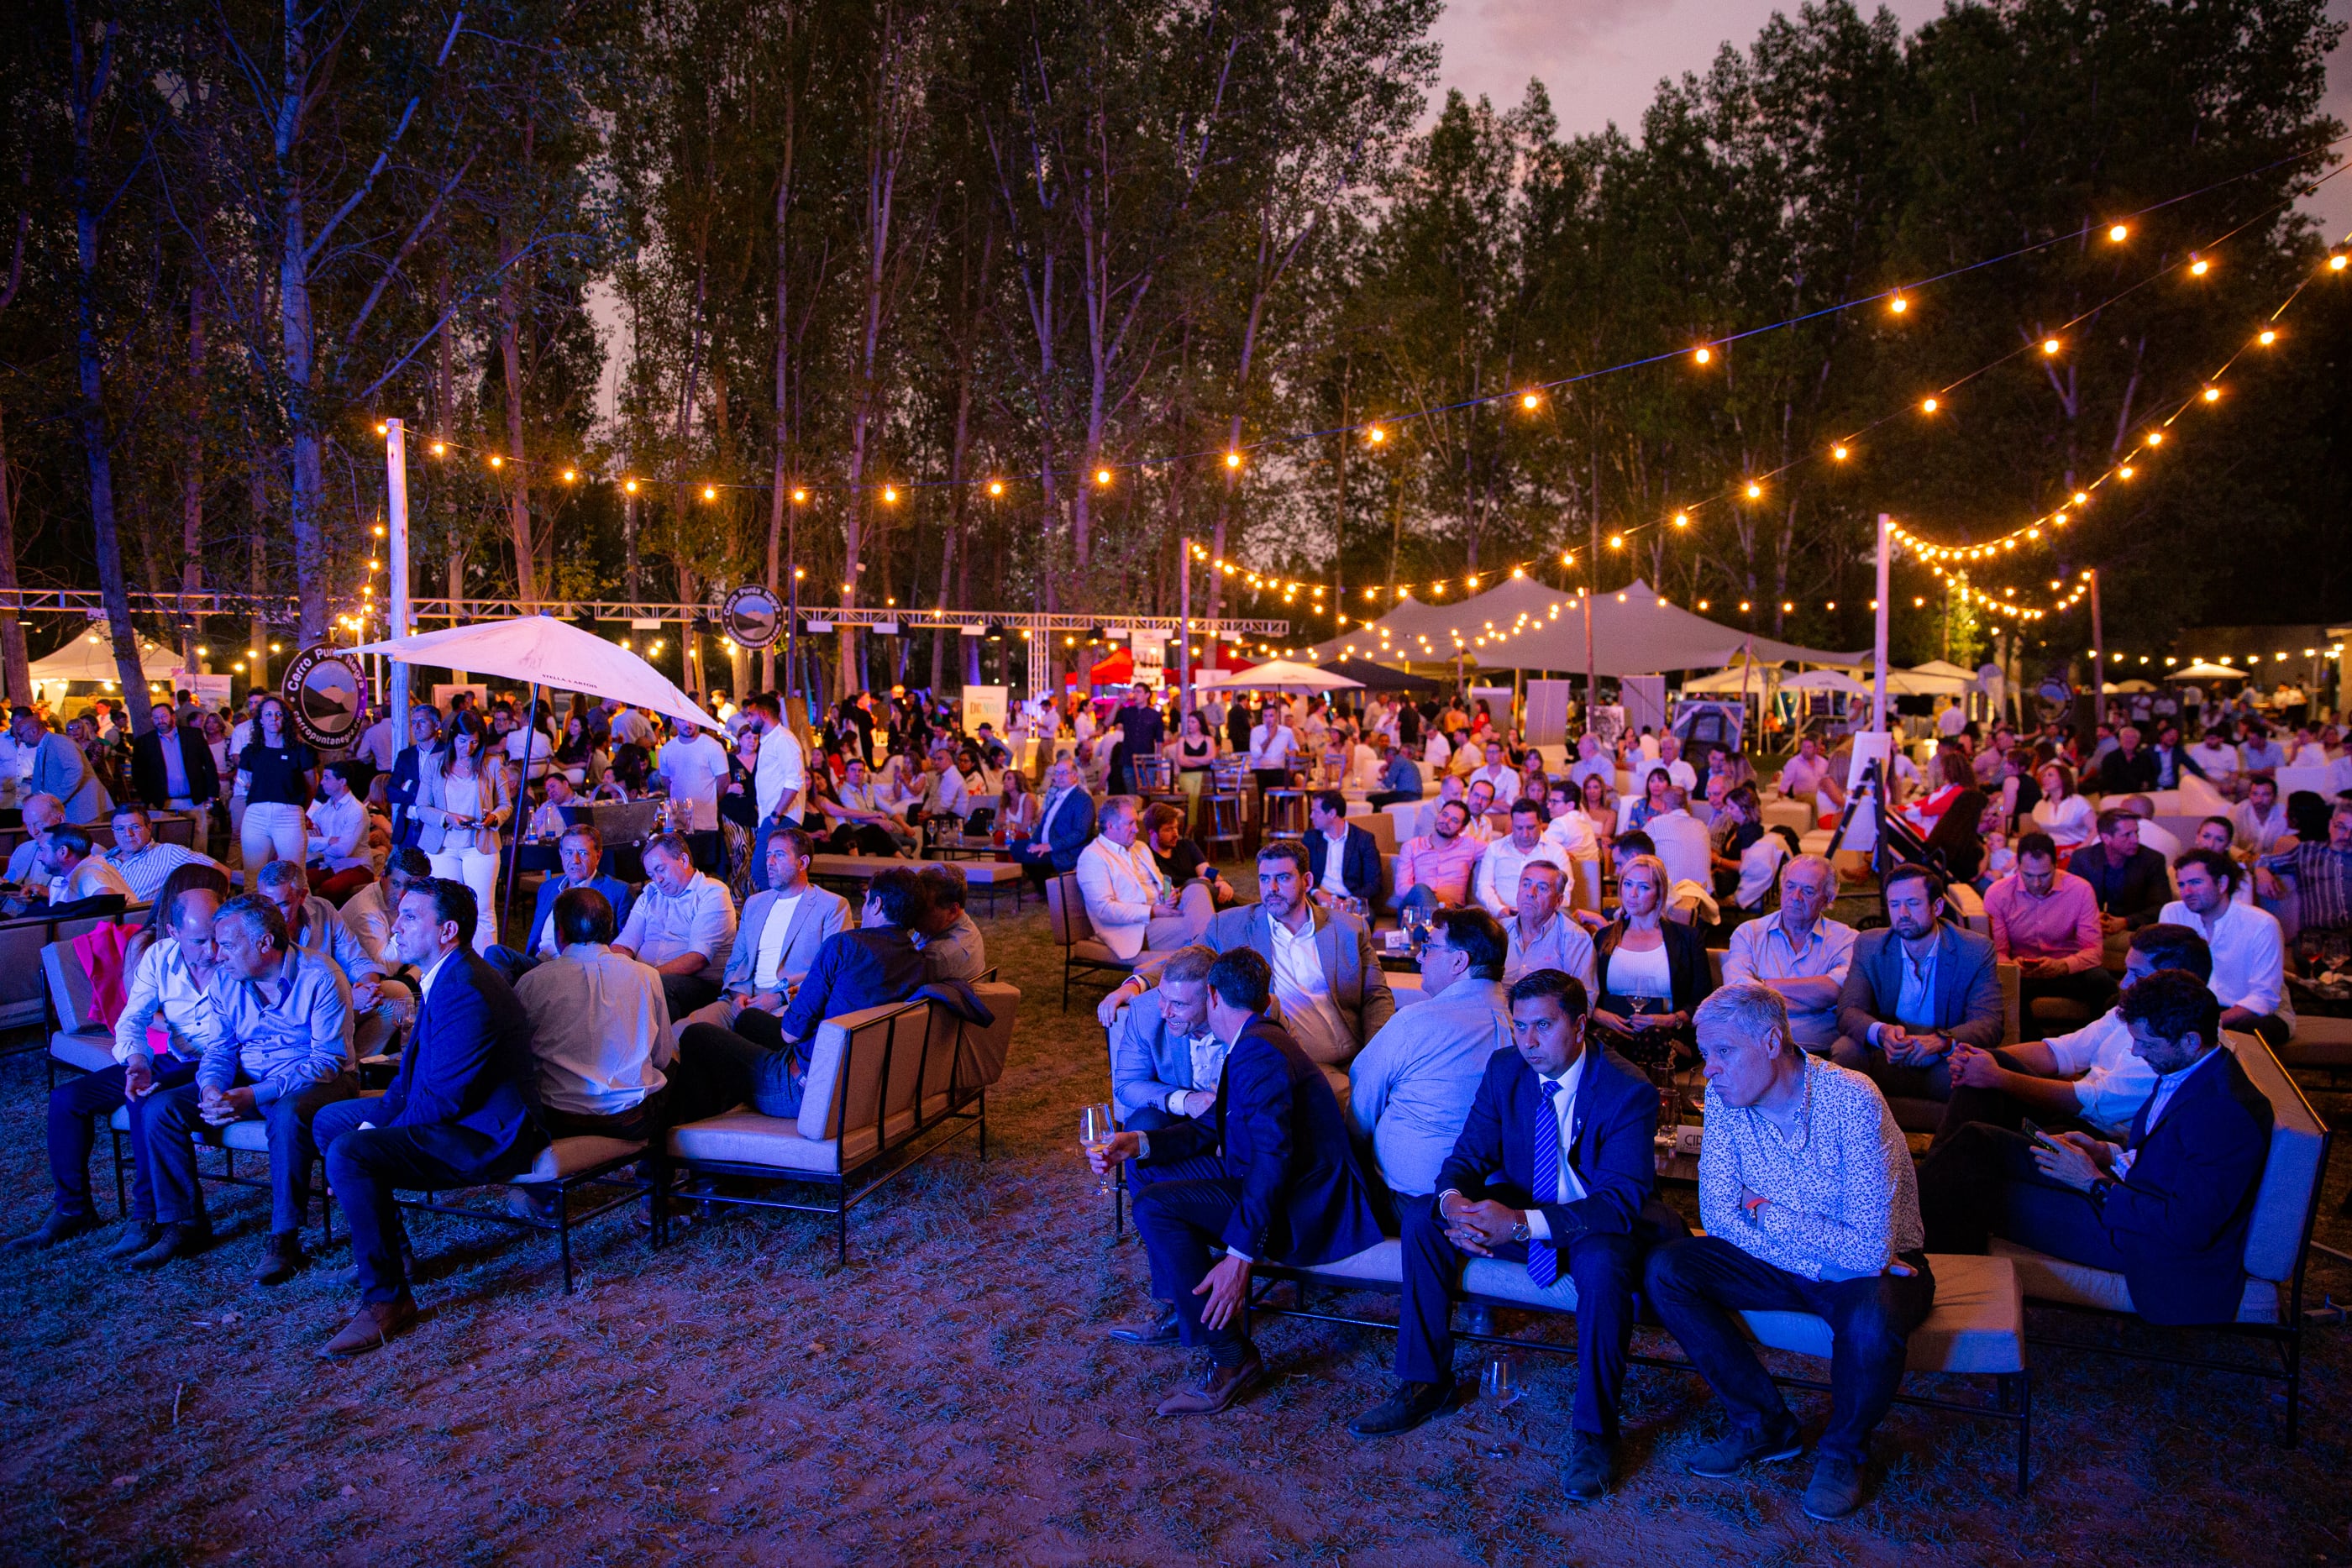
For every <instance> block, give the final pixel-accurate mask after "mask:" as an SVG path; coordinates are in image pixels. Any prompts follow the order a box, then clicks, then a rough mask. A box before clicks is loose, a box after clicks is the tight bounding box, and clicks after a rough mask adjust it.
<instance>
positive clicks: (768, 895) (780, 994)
mask: <svg viewBox="0 0 2352 1568" xmlns="http://www.w3.org/2000/svg"><path fill="white" fill-rule="evenodd" d="M815 847H816V846H815V844H814V841H812V840H811V839H810V838H809V836H808V834H807V833H805V832H803V831H801V830H800V829H798V828H779V829H777V830H776V831H775V832H773V833H772V834H770V835H769V838H768V886H767V890H766V891H765V892H763V893H755V894H752V895H751V900H750V902H748V903H747V904H744V905H743V919H742V923H741V924H740V925H737V926H736V928H735V945H734V946H732V947H730V948H729V949H728V953H727V973H726V975H725V977H723V978H722V980H721V981H720V984H719V989H720V993H721V994H720V996H719V1001H718V1002H717V1003H716V1004H715V1007H716V1008H717V1009H718V1012H717V1013H716V1014H714V1013H713V1009H711V1008H705V1009H702V1011H701V1012H700V1013H699V1014H698V1015H697V1016H696V1017H695V1019H692V1020H691V1021H694V1022H698V1023H703V1022H709V1023H723V1024H726V1025H727V1026H729V1027H730V1028H732V1027H733V1026H734V1023H735V1020H736V1018H737V1016H738V1015H740V1013H741V1012H742V1011H743V1010H744V1009H746V1008H751V1009H757V1010H759V1011H761V1012H763V1013H766V1014H768V1015H769V1016H770V1017H772V1018H777V1017H782V1014H783V1010H784V1003H785V1001H786V999H787V997H788V994H789V993H790V991H791V990H792V988H793V987H794V986H796V985H798V984H800V982H801V980H802V979H803V977H805V976H806V975H807V974H808V972H809V970H810V969H811V968H812V967H814V966H815V963H816V956H817V953H818V951H819V950H820V949H822V948H823V947H824V944H825V942H826V940H827V939H828V938H830V937H832V936H836V935H838V934H839V933H841V932H843V931H846V930H847V929H849V926H850V911H849V900H847V899H845V898H844V897H842V896H841V894H837V893H829V892H827V891H825V890H824V888H821V887H819V886H817V885H816V884H815V883H812V882H810V881H809V876H808V868H809V861H810V859H811V858H812V857H813V856H814V852H815Z"/></svg>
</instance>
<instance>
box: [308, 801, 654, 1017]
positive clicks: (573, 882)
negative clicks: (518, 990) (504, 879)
mask: <svg viewBox="0 0 2352 1568" xmlns="http://www.w3.org/2000/svg"><path fill="white" fill-rule="evenodd" d="M555 861H556V865H557V867H558V874H556V875H554V876H551V877H543V878H541V880H540V884H539V893H538V894H537V896H536V897H534V898H533V899H532V900H531V906H530V934H529V935H528V936H525V937H524V938H523V945H522V949H521V951H520V952H518V951H516V950H515V949H514V948H512V947H509V946H505V945H504V944H503V943H501V944H500V945H499V946H496V947H492V948H489V949H488V951H486V952H484V953H483V954H482V957H483V959H484V960H485V961H486V962H487V963H488V965H489V966H490V967H492V968H494V969H496V970H498V971H499V974H501V975H504V976H506V977H507V978H508V979H509V981H510V982H511V981H513V980H515V979H518V978H520V977H522V976H524V975H527V974H529V973H530V969H531V966H532V965H534V964H543V963H545V962H546V961H547V960H548V959H550V958H552V957H554V956H555V950H556V946H557V943H556V940H555V926H554V924H553V920H554V915H555V901H556V900H557V899H558V898H560V897H562V895H563V894H566V893H569V892H571V891H572V889H574V888H594V889H595V890H596V891H597V892H598V893H600V894H604V902H605V903H607V904H611V905H612V906H613V918H614V919H615V920H617V921H619V922H620V923H621V924H622V925H624V926H626V925H628V923H629V914H630V911H632V910H633V909H635V907H636V902H637V894H636V891H635V889H634V888H632V887H630V885H629V884H628V883H625V882H623V881H622V880H621V879H620V878H619V877H617V876H611V875H608V874H606V873H604V872H603V871H601V870H599V869H598V868H599V867H601V866H602V865H603V864H604V835H603V834H602V833H600V832H598V831H596V827H595V824H594V823H593V822H575V823H573V824H572V826H570V827H568V828H566V829H564V830H563V833H562V837H561V838H558V839H557V840H556V841H555ZM365 892H366V890H365V889H362V890H361V894H362V896H363V895H364V894H365ZM352 902H353V903H357V902H358V899H357V898H354V899H353V900H352ZM344 907H345V908H347V909H348V908H349V907H350V905H348V904H347V905H345V906H344ZM394 907H397V904H394Z"/></svg>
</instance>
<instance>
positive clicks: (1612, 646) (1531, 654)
mask: <svg viewBox="0 0 2352 1568" xmlns="http://www.w3.org/2000/svg"><path fill="white" fill-rule="evenodd" d="M1585 613H1586V612H1585V604H1584V600H1583V597H1582V596H1581V595H1578V594H1569V593H1560V592H1559V591H1555V590H1552V589H1549V588H1546V587H1544V586H1543V585H1541V584H1540V583H1538V582H1536V581H1534V580H1532V579H1528V578H1507V579H1505V580H1503V581H1502V582H1501V583H1500V584H1499V585H1497V586H1496V587H1495V588H1493V589H1491V590H1489V591H1486V592H1485V593H1481V594H1478V595H1476V596H1475V597H1474V598H1471V599H1466V600H1465V601H1462V602H1461V603H1459V604H1455V605H1452V606H1446V607H1441V606H1438V605H1433V604H1423V603H1421V602H1420V601H1412V600H1408V601H1406V602H1405V603H1403V604H1401V605H1400V606H1398V608H1397V609H1396V610H1395V611H1394V612H1391V613H1390V614H1389V615H1386V616H1383V617H1381V619H1380V620H1379V621H1377V622H1372V623H1370V625H1368V626H1365V627H1362V628H1360V629H1359V630H1358V631H1355V632H1349V633H1346V634H1344V635H1342V636H1339V637H1335V638H1331V639H1328V640H1327V641H1325V642H1322V643H1317V644H1316V645H1315V646H1314V647H1313V648H1312V649H1310V650H1309V655H1310V657H1316V658H1327V659H1328V658H1339V657H1344V656H1346V655H1347V654H1348V653H1353V654H1355V655H1356V656H1358V657H1369V658H1374V659H1382V660H1388V659H1406V658H1410V659H1433V660H1441V659H1442V660H1450V659H1453V658H1454V657H1456V656H1457V654H1458V655H1459V656H1460V657H1463V658H1465V659H1467V660H1472V661H1475V663H1476V664H1478V666H1479V667H1480V668H1482V669H1488V670H1494V669H1503V670H1511V669H1519V670H1559V671H1562V672H1564V673H1567V674H1576V673H1578V672H1580V671H1581V670H1583V669H1584V668H1585V667H1586V664H1585V654H1584V646H1585V643H1584V616H1585ZM1591 615H1592V654H1593V657H1592V665H1593V667H1594V668H1595V670H1596V671H1597V672H1598V673H1599V674H1604V675H1620V676H1622V675H1654V674H1663V673H1664V672H1666V671H1668V670H1715V669H1720V668H1722V667H1723V666H1724V665H1726V664H1729V663H1730V662H1731V661H1732V659H1733V658H1734V657H1735V656H1739V655H1752V656H1753V657H1755V658H1756V659H1759V660H1761V661H1767V662H1777V663H1782V664H1834V665H1840V666H1843V667H1845V668H1849V669H1851V668H1856V667H1859V666H1860V665H1861V664H1864V663H1865V662H1866V660H1867V657H1868V656H1867V655H1866V654H1864V653H1829V652H1825V651H1823V650H1822V649H1819V648H1807V647H1803V646H1801V645H1799V644H1797V643H1783V642H1780V640H1778V639H1777V638H1772V637H1762V636H1758V635H1756V634H1754V633H1752V632H1743V631H1741V630H1739V629H1738V627H1733V626H1724V625H1719V624H1717V622H1713V621H1709V620H1708V619H1706V617H1705V616H1703V615H1696V614H1694V613H1692V612H1690V611H1687V610H1684V609H1682V608H1680V607H1679V606H1677V605H1675V604H1673V603H1670V602H1669V601H1666V600H1664V599H1663V598H1661V597H1660V596H1659V594H1658V591H1656V590H1655V589H1654V588H1652V587H1651V586H1650V585H1649V584H1647V583H1645V582H1643V581H1641V580H1638V579H1637V580H1634V581H1633V582H1630V583H1628V584H1626V585H1625V587H1624V588H1622V589H1620V590H1618V591H1615V592H1612V593H1602V594H1600V595H1598V596H1596V597H1595V598H1594V600H1593V601H1592V605H1591ZM1381 632H1388V636H1387V637H1385V638H1383V637H1381Z"/></svg>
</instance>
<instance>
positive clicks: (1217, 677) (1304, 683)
mask: <svg viewBox="0 0 2352 1568" xmlns="http://www.w3.org/2000/svg"><path fill="white" fill-rule="evenodd" d="M1363 685H1364V683H1363V682H1361V681H1359V680H1353V679H1350V678H1349V676H1346V675H1341V674H1334V673H1333V672H1331V671H1329V670H1318V669H1317V668H1316V667H1315V666H1314V665H1312V664H1299V663H1298V662H1297V661H1296V660H1294V659H1268V660H1267V661H1266V662H1265V664H1253V665H1251V666H1250V667H1249V668H1248V669H1246V670H1219V671H1216V672H1215V673H1214V674H1205V675H1202V676H1199V677H1197V678H1196V679H1195V680H1194V681H1193V682H1192V689H1193V690H1194V691H1196V692H1198V691H1222V692H1336V691H1360V690H1361V689H1363Z"/></svg>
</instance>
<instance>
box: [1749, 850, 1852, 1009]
mask: <svg viewBox="0 0 2352 1568" xmlns="http://www.w3.org/2000/svg"><path fill="white" fill-rule="evenodd" d="M1837 885H1838V880H1837V868H1836V867H1834V866H1832V865H1831V864H1830V862H1829V861H1828V860H1827V859H1826V858H1824V857H1823V856H1821V855H1798V856H1797V857H1795V858H1794V859H1792V860H1791V861H1790V862H1789V863H1788V864H1786V865H1784V866H1782V867H1781V868H1780V910H1779V912H1778V913H1776V914H1774V915H1772V916H1771V917H1770V918H1769V919H1765V920H1749V921H1744V922H1742V923H1741V924H1740V925H1738V926H1736V927H1734V928H1733V930H1732V933H1731V946H1730V948H1729V950H1728V951H1727V952H1726V953H1725V954H1724V956H1723V981H1724V984H1726V985H1731V984H1734V983H1737V982H1743V981H1752V982H1754V983H1755V984H1757V985H1760V986H1765V987H1768V988H1770V989H1771V990H1773V991H1775V992H1777V993H1778V994H1779V995H1780V1000H1781V1002H1782V1004H1783V1005H1784V1006H1786V1007H1787V1008H1788V1009H1789V1033H1790V1038H1791V1039H1793V1040H1795V1041H1796V1042H1797V1043H1798V1044H1799V1045H1800V1046H1802V1047H1803V1048H1804V1049H1805V1050H1807V1051H1812V1052H1814V1053H1816V1054H1817V1055H1827V1054H1828V1053H1829V1049H1830V1047H1832V1046H1833V1045H1835V1044H1836V1043H1837V1038H1838V996H1839V994H1840V993H1841V992H1842V991H1843V990H1844V989H1845V972H1846V968H1847V967H1848V966H1849V965H1851V964H1852V963H1853V940H1854V929H1853V926H1851V925H1845V924H1843V922H1841V921H1836V920H1832V919H1831V918H1830V917H1829V915H1827V914H1826V913H1824V912H1825V911H1826V910H1827V909H1828V908H1829V906H1830V903H1831V901H1832V900H1833V899H1835V898H1836V897H1837Z"/></svg>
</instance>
